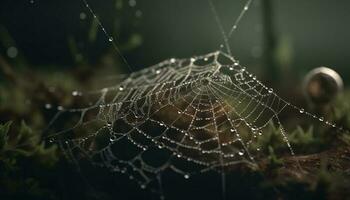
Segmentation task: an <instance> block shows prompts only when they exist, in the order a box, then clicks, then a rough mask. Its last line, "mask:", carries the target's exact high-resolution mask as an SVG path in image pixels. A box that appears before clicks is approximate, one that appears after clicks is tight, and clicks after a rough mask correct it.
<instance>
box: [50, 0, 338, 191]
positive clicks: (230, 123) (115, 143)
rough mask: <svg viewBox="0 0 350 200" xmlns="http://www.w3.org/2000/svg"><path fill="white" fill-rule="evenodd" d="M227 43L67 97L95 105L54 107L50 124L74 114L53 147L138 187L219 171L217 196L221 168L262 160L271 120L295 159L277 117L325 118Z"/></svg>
mask: <svg viewBox="0 0 350 200" xmlns="http://www.w3.org/2000/svg"><path fill="white" fill-rule="evenodd" d="M84 2H85V4H86V5H87V7H88V9H89V10H90V12H92V14H93V16H94V17H96V15H95V13H93V11H92V9H91V7H90V6H89V5H88V4H87V2H86V1H85V0H84ZM251 2H252V1H251V0H250V1H248V2H247V4H246V6H245V7H244V10H243V11H242V13H243V14H244V13H245V12H246V11H247V10H248V7H247V5H248V6H249V5H250V4H251ZM210 3H211V2H210ZM211 6H212V7H211V8H212V9H213V10H214V14H215V12H216V11H215V8H214V7H213V5H212V4H211ZM242 13H241V14H240V18H239V19H238V20H237V21H236V22H235V25H234V26H233V27H232V29H231V31H230V33H229V35H228V36H225V33H224V36H225V37H226V38H229V37H230V36H231V35H232V34H233V31H234V30H236V28H237V24H238V23H239V21H240V19H241V18H242V16H243V14H242ZM218 22H220V21H218ZM100 26H101V27H102V24H101V23H100ZM219 26H221V25H220V24H219ZM102 28H103V27H102ZM103 30H104V31H105V29H104V28H103ZM105 33H106V32H105ZM106 36H108V38H110V37H109V35H108V34H107V33H106ZM225 37H224V38H225ZM111 42H113V40H111ZM225 43H226V45H227V49H228V52H229V54H226V53H224V52H222V51H217V52H213V53H209V54H206V55H202V56H195V57H192V58H189V59H175V58H172V59H169V60H166V61H164V62H161V63H159V64H157V65H155V66H152V67H149V68H146V69H144V70H141V71H138V72H134V73H131V74H130V75H129V76H127V77H125V78H124V79H123V80H122V81H121V82H120V83H119V84H117V85H115V86H113V87H108V88H104V89H102V90H98V91H94V92H90V93H86V94H85V93H84V94H83V93H80V92H73V96H88V97H92V98H93V97H95V98H96V100H95V101H94V102H93V103H90V104H89V106H87V107H82V108H77V109H63V108H62V107H60V110H61V111H60V112H59V113H58V114H57V115H56V117H55V118H54V119H53V120H52V124H54V123H55V122H56V121H58V120H59V119H60V118H61V119H62V118H63V119H67V118H65V117H64V116H66V115H73V116H75V117H73V118H72V119H75V121H74V120H72V121H73V126H72V127H71V128H68V129H63V130H62V131H59V132H56V133H55V134H53V135H51V137H50V138H51V141H57V142H58V143H59V144H60V146H61V148H62V149H63V150H64V152H65V154H66V155H67V157H68V158H69V159H70V160H71V161H73V162H75V163H77V164H78V162H79V159H81V158H84V159H88V160H89V161H90V162H91V163H93V164H94V165H96V166H101V167H106V168H108V169H110V170H111V171H113V172H120V173H124V174H127V175H128V176H129V178H130V179H132V180H135V181H136V182H137V183H138V184H139V185H140V187H141V188H146V186H147V185H149V184H150V183H151V182H153V181H154V180H158V182H161V181H160V176H161V174H162V173H163V172H164V171H167V170H170V171H173V172H175V173H178V174H180V175H182V176H183V177H184V178H185V179H188V178H190V177H191V176H192V175H195V174H200V173H204V172H207V171H212V170H214V171H218V172H219V173H221V174H222V180H223V193H224V190H225V186H224V185H225V171H226V169H228V168H231V167H233V166H236V165H238V164H248V165H249V164H253V165H254V164H255V161H256V160H257V159H259V158H260V157H262V156H263V155H262V149H261V148H262V147H260V146H259V142H258V141H259V138H261V136H262V135H263V134H264V129H265V128H266V127H267V125H268V124H269V123H270V122H274V123H275V124H277V125H278V128H279V130H280V133H281V135H282V137H283V139H284V141H285V143H286V145H287V146H288V147H289V149H290V152H291V154H292V155H294V152H293V149H292V147H291V145H290V144H289V141H288V138H287V133H286V131H285V130H284V128H283V126H282V124H281V122H280V120H279V114H280V113H281V112H282V111H283V110H284V109H286V108H287V107H289V108H292V109H295V110H297V111H298V112H300V113H302V114H304V115H307V116H309V117H312V118H315V119H318V120H319V121H321V122H324V119H323V118H320V117H318V116H316V115H313V114H311V113H309V112H306V111H305V110H304V109H300V108H298V107H296V106H294V105H292V104H290V103H288V102H287V101H285V100H283V99H282V98H280V97H279V96H278V95H277V94H276V93H275V92H274V91H273V89H271V88H269V87H267V86H265V85H264V84H263V83H261V82H260V81H259V80H258V79H257V78H256V77H255V76H254V75H253V74H251V73H249V72H248V71H247V70H246V68H245V67H243V66H242V65H241V64H240V63H239V61H238V60H235V59H234V58H233V57H232V56H231V53H230V50H229V46H228V40H225ZM324 123H325V124H327V125H329V126H332V127H334V128H337V129H340V130H341V129H342V128H339V127H337V126H336V125H335V124H333V123H331V122H328V121H326V122H324ZM86 130H87V131H88V133H86ZM84 131H85V132H84ZM160 188H161V186H160Z"/></svg>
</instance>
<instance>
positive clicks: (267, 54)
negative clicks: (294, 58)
mask: <svg viewBox="0 0 350 200" xmlns="http://www.w3.org/2000/svg"><path fill="white" fill-rule="evenodd" d="M262 15H263V17H262V18H263V34H264V39H263V40H264V42H263V43H264V51H263V58H264V67H265V70H266V71H265V75H266V78H267V79H268V80H270V81H271V82H276V81H278V79H279V75H280V74H279V69H278V66H277V64H276V58H275V56H276V46H277V38H276V35H275V27H274V22H273V18H274V10H273V6H272V0H262Z"/></svg>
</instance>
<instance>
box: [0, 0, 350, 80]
mask: <svg viewBox="0 0 350 200" xmlns="http://www.w3.org/2000/svg"><path fill="white" fill-rule="evenodd" d="M122 2H123V5H122V6H123V8H116V7H117V4H118V3H116V1H112V0H106V1H103V2H102V1H96V0H95V1H94V0H91V1H90V3H91V6H92V7H93V8H94V9H95V12H96V13H97V14H98V15H99V16H100V18H101V21H102V22H103V24H104V25H105V26H106V28H107V29H108V30H110V31H111V32H112V33H114V34H112V35H113V36H114V37H115V38H116V39H117V41H118V42H119V43H121V44H124V43H126V41H127V39H130V38H129V37H130V35H131V34H137V36H136V37H137V38H136V40H137V41H136V42H138V44H139V45H137V47H135V48H131V49H130V48H129V49H126V48H125V49H126V50H125V49H123V48H122V50H123V54H124V55H125V57H126V59H127V60H128V62H129V63H130V65H131V66H132V67H133V68H134V69H139V68H144V67H147V66H150V65H152V64H155V63H157V62H160V61H162V60H164V59H167V58H170V57H190V56H192V55H198V54H203V53H207V52H210V51H214V50H217V49H220V47H219V45H220V44H221V43H222V37H221V35H220V32H219V31H218V28H217V26H216V24H215V21H214V17H213V15H212V14H211V12H210V8H209V6H208V3H207V2H206V1H202V0H192V1H187V0H179V1H169V0H153V1H136V3H133V1H122ZM244 3H245V1H243V0H237V1H230V0H214V4H215V5H216V7H217V10H218V12H219V15H220V17H221V19H222V21H223V24H224V26H225V28H226V30H229V29H230V26H231V25H232V23H233V22H234V20H235V18H236V17H237V16H238V13H239V11H240V10H241V9H242V7H243V5H244ZM261 3H262V1H260V0H257V1H255V3H254V5H253V6H252V7H251V9H250V10H249V12H248V14H247V15H246V16H245V17H244V18H243V20H242V22H241V24H240V26H239V29H238V31H237V32H236V34H235V35H234V36H233V38H232V40H231V42H230V44H231V46H232V49H233V54H234V55H235V56H236V57H237V58H239V59H240V60H241V61H242V63H244V64H245V65H246V66H248V67H249V68H253V69H254V67H259V65H261V56H262V50H263V47H262V45H263V41H262V40H263V33H262V32H263V27H262V26H263V25H262V12H261V10H262V9H261V7H262V6H261ZM134 4H135V5H134ZM272 4H273V10H274V17H273V23H275V27H274V32H275V35H276V37H277V38H278V44H277V48H279V49H280V53H279V54H282V56H284V57H283V59H280V62H282V64H284V65H283V67H290V68H291V69H292V71H293V72H295V73H293V74H292V76H296V77H297V76H302V75H303V74H304V73H305V72H306V71H307V70H309V69H312V68H314V67H317V66H321V65H325V66H330V67H332V68H334V69H336V70H337V71H339V72H340V73H341V74H343V76H346V75H347V74H348V73H349V72H348V71H347V70H348V67H347V66H349V64H350V63H349V62H350V61H349V60H348V59H347V57H348V53H349V52H350V45H349V39H348V36H349V35H350V28H349V26H348V22H349V19H350V12H348V10H349V7H350V2H349V1H346V0H339V1H336V2H335V1H332V0H309V1H302V0H300V1H287V0H282V1H273V2H272ZM81 13H85V14H86V15H87V16H86V19H85V20H82V19H81ZM116 18H118V19H116ZM0 24H1V31H2V32H8V34H9V35H10V36H11V38H12V42H11V43H7V44H6V42H4V41H3V42H2V45H1V46H2V48H1V53H2V54H4V55H6V51H7V50H8V48H9V47H10V46H14V47H16V48H17V50H18V52H19V54H20V55H21V56H23V57H25V58H26V59H27V60H28V62H29V63H30V64H32V66H38V65H41V66H42V65H65V66H70V67H73V66H74V65H72V63H73V60H74V59H73V57H72V54H71V51H70V50H69V45H68V43H69V42H68V38H74V40H75V41H76V43H77V46H78V50H79V51H81V52H84V54H83V55H84V56H86V57H88V58H89V59H90V60H92V61H95V60H97V59H98V58H100V55H101V54H103V53H104V52H105V51H106V49H108V48H110V47H111V45H110V44H109V43H108V41H107V39H106V38H105V37H104V35H103V34H102V33H101V31H97V32H98V33H97V39H96V42H94V44H93V45H89V43H88V41H87V37H88V36H87V35H88V33H89V29H90V28H91V26H90V24H91V15H90V14H89V13H88V12H87V10H86V9H85V7H84V5H83V3H82V1H80V0H76V1H54V0H46V1H44V0H34V1H33V2H31V0H19V1H12V0H2V1H1V2H0ZM116 27H117V28H116ZM115 29H117V31H113V30H115ZM2 34H4V33H2ZM134 39H135V38H134ZM4 43H5V44H4ZM124 46H125V45H124ZM116 67H117V66H116ZM124 70H125V69H124ZM256 70H258V71H259V69H256ZM125 71H127V70H125Z"/></svg>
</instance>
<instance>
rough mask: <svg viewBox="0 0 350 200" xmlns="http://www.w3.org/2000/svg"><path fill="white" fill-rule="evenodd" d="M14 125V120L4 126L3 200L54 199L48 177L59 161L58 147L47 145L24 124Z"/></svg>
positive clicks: (0, 148)
mask: <svg viewBox="0 0 350 200" xmlns="http://www.w3.org/2000/svg"><path fill="white" fill-rule="evenodd" d="M14 125H17V124H14V123H12V122H11V121H9V122H7V123H5V124H1V125H0V171H1V173H0V186H1V187H0V194H1V197H2V199H15V198H16V197H17V198H19V197H26V198H36V199H50V196H52V194H50V193H51V192H50V188H48V187H47V186H46V185H45V182H46V180H47V177H45V176H46V175H47V174H48V173H49V172H50V170H51V169H52V168H54V167H55V165H56V164H57V162H58V159H59V157H58V152H57V146H55V145H52V146H46V144H45V142H43V141H42V140H41V136H40V134H38V132H36V131H33V130H32V129H31V128H30V127H28V126H27V125H26V123H25V122H24V121H22V122H21V123H20V124H18V125H17V126H14ZM37 169H40V170H37ZM41 170H42V171H41ZM38 171H39V172H40V173H36V172H38Z"/></svg>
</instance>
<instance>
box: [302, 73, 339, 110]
mask: <svg viewBox="0 0 350 200" xmlns="http://www.w3.org/2000/svg"><path fill="white" fill-rule="evenodd" d="M343 87H344V84H343V80H342V78H341V77H340V75H339V74H338V73H337V72H336V71H334V70H333V69H330V68H328V67H319V68H316V69H313V70H312V71H310V72H309V73H308V74H307V75H306V77H305V79H304V84H303V91H304V94H305V96H306V98H307V99H308V100H310V101H311V102H312V103H314V104H327V103H329V102H331V101H332V100H333V99H334V98H335V97H336V96H337V95H338V94H339V93H340V92H341V91H342V90H343Z"/></svg>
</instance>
